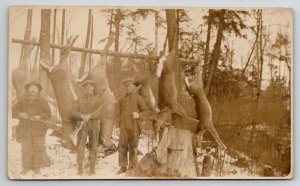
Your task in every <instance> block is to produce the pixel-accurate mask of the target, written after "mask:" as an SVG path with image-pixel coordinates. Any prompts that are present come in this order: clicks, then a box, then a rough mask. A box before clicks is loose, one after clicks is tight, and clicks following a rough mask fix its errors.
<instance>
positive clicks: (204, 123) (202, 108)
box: [185, 73, 226, 149]
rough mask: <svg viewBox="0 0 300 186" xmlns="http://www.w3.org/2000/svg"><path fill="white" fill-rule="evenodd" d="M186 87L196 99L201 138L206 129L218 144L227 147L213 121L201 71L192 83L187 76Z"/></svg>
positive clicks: (223, 147)
mask: <svg viewBox="0 0 300 186" xmlns="http://www.w3.org/2000/svg"><path fill="white" fill-rule="evenodd" d="M185 85H186V89H187V91H188V92H189V94H190V95H191V96H192V97H193V99H194V100H195V109H196V113H197V118H198V119H199V121H200V123H199V127H198V129H199V130H200V133H199V134H200V140H201V139H202V136H203V134H204V132H205V131H208V132H209V133H210V134H211V135H212V136H213V138H214V140H215V141H216V142H217V144H218V146H219V147H220V148H222V149H225V148H226V146H225V145H224V143H223V142H222V140H221V139H220V137H219V134H218V132H217V130H216V129H215V127H214V125H213V121H212V111H211V107H210V104H209V102H208V100H207V97H206V95H205V93H204V90H203V82H202V77H201V75H200V73H197V75H196V76H195V79H194V80H193V81H192V82H191V83H190V82H189V80H188V78H187V77H186V78H185Z"/></svg>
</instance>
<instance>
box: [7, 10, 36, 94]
mask: <svg viewBox="0 0 300 186" xmlns="http://www.w3.org/2000/svg"><path fill="white" fill-rule="evenodd" d="M31 25H32V9H28V11H27V23H26V27H25V34H24V40H30V36H31ZM32 49H33V48H32V47H31V46H30V45H26V44H24V45H23V46H22V51H21V55H20V63H19V66H18V68H16V69H15V70H13V72H12V83H13V86H14V88H15V90H16V94H17V98H18V99H19V98H20V97H21V95H22V93H23V92H24V85H25V84H26V82H27V81H28V69H27V67H28V60H29V57H30V54H31V52H32Z"/></svg>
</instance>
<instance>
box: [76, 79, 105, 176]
mask: <svg viewBox="0 0 300 186" xmlns="http://www.w3.org/2000/svg"><path fill="white" fill-rule="evenodd" d="M82 86H83V87H84V95H83V96H82V97H80V98H78V100H77V104H76V106H75V110H74V113H73V114H72V115H73V117H75V118H80V120H81V122H79V123H80V124H84V125H83V126H82V129H81V130H80V131H79V132H78V138H77V165H78V175H82V174H83V162H84V156H85V148H86V142H87V137H89V147H88V149H89V169H90V170H89V174H90V175H92V174H95V165H96V159H97V145H98V140H99V132H100V123H99V119H100V118H99V117H100V112H98V110H99V108H100V107H101V104H100V99H99V98H98V97H97V96H95V95H94V89H95V84H94V82H93V80H86V81H84V82H83V83H82Z"/></svg>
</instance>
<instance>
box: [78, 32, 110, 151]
mask: <svg viewBox="0 0 300 186" xmlns="http://www.w3.org/2000/svg"><path fill="white" fill-rule="evenodd" d="M113 41H114V39H113V38H112V37H109V38H108V43H107V44H106V46H105V48H104V51H107V50H108V49H109V47H110V46H111V45H112V43H113ZM106 63H107V56H106V55H104V56H101V58H100V60H99V61H98V62H97V64H96V66H95V67H94V68H92V69H91V70H90V71H89V72H88V73H87V74H85V75H83V77H82V78H80V79H77V80H76V81H77V82H78V83H81V82H83V81H84V80H86V79H92V80H94V82H95V92H96V95H97V96H99V98H100V100H101V101H102V103H103V104H105V107H104V108H103V109H102V110H101V111H100V123H101V124H100V127H101V129H100V142H101V143H102V144H103V145H104V146H106V147H108V148H114V144H113V143H112V141H111V135H112V131H113V127H114V123H115V112H116V100H115V97H114V95H113V93H112V92H111V90H110V87H109V84H108V78H107V72H106Z"/></svg>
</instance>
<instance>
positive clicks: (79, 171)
mask: <svg viewBox="0 0 300 186" xmlns="http://www.w3.org/2000/svg"><path fill="white" fill-rule="evenodd" d="M77 174H78V175H80V176H82V175H83V164H82V163H78V172H77Z"/></svg>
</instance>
